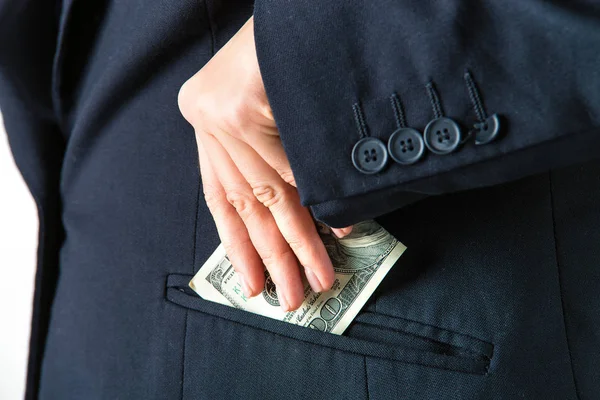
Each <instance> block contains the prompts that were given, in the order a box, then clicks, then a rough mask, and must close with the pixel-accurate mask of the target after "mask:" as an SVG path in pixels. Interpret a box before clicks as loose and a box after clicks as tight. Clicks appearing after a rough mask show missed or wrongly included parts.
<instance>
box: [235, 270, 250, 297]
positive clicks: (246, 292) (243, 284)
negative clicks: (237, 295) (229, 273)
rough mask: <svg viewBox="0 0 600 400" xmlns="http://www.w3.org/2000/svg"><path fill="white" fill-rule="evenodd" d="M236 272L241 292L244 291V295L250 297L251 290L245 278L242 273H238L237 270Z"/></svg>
mask: <svg viewBox="0 0 600 400" xmlns="http://www.w3.org/2000/svg"><path fill="white" fill-rule="evenodd" d="M237 274H238V279H239V281H240V286H241V287H242V292H244V296H246V297H252V290H251V289H250V286H248V282H246V278H244V275H242V274H240V273H239V272H238V273H237Z"/></svg>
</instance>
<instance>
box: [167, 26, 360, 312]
mask: <svg viewBox="0 0 600 400" xmlns="http://www.w3.org/2000/svg"><path fill="white" fill-rule="evenodd" d="M178 101H179V108H180V110H181V113H182V114H183V116H184V117H185V118H186V119H187V121H188V122H189V123H190V124H192V126H193V127H194V129H195V132H196V141H197V144H198V153H199V158H200V171H201V175H202V184H203V189H204V197H205V199H206V203H207V205H208V208H209V209H210V212H211V214H212V216H213V218H214V220H215V223H216V226H217V230H218V232H219V237H220V238H221V242H222V243H223V246H224V247H225V251H226V252H227V255H228V256H229V259H230V260H231V262H232V264H233V266H234V268H235V270H236V271H237V273H238V274H239V276H240V284H241V286H242V289H243V290H244V293H245V295H246V296H254V295H257V294H259V293H261V292H262V289H263V286H264V279H265V275H264V267H266V268H267V270H268V271H269V273H270V275H271V277H272V279H273V282H274V283H275V285H276V286H277V295H278V298H279V302H280V304H281V307H282V308H283V309H284V310H285V311H289V310H293V309H296V308H298V307H299V306H300V305H301V304H302V301H303V299H304V288H303V284H302V279H301V270H300V267H299V263H300V264H301V265H302V266H304V273H305V275H306V278H307V280H308V282H309V283H310V285H311V287H312V288H313V290H315V291H317V292H320V291H323V290H328V289H329V288H330V287H331V285H332V284H333V280H334V272H333V267H332V265H331V261H330V259H329V256H328V255H327V252H326V251H325V247H324V246H323V243H322V241H321V239H320V238H319V235H318V234H317V230H316V228H315V225H314V222H313V220H312V217H311V215H310V213H309V211H308V209H307V208H305V207H303V206H302V205H301V204H300V198H299V196H298V191H297V190H296V187H295V181H294V176H293V174H292V170H291V168H290V164H289V161H288V159H287V156H286V154H285V152H284V150H283V146H282V144H281V140H280V138H279V133H278V131H277V127H276V125H275V121H274V118H273V114H272V112H271V107H270V106H269V103H268V100H267V95H266V93H265V89H264V85H263V81H262V78H261V75H260V70H259V67H258V60H257V57H256V50H255V45H254V21H253V18H250V19H249V20H248V21H247V22H246V23H245V24H244V26H243V27H242V28H241V29H240V30H239V31H238V32H237V33H236V35H235V36H234V37H233V38H232V39H231V40H230V41H229V42H228V43H227V44H226V45H225V46H224V47H223V48H222V49H221V50H220V51H219V52H218V53H217V54H216V55H215V56H214V57H213V58H212V59H211V60H210V61H209V62H208V63H207V64H206V65H205V66H204V68H202V69H201V70H200V71H199V72H198V73H196V74H195V75H194V76H193V77H192V78H190V79H189V80H188V81H187V82H185V84H184V85H183V86H182V88H181V90H180V92H179V99H178ZM350 230H351V228H344V229H335V230H334V232H335V233H336V234H337V235H338V236H340V237H341V236H344V235H346V234H348V233H350ZM298 262H299V263H298Z"/></svg>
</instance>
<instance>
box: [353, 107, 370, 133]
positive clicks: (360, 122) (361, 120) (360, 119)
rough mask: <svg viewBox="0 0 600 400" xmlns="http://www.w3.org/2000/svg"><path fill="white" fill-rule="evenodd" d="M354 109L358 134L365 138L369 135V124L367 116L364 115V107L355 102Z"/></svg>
mask: <svg viewBox="0 0 600 400" xmlns="http://www.w3.org/2000/svg"><path fill="white" fill-rule="evenodd" d="M352 110H353V111H354V122H356V128H357V129H358V134H359V136H360V138H361V139H364V138H366V137H368V136H369V134H368V131H367V125H366V124H365V117H364V115H363V112H362V109H361V107H360V104H359V103H354V104H353V105H352Z"/></svg>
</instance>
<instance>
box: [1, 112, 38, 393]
mask: <svg viewBox="0 0 600 400" xmlns="http://www.w3.org/2000/svg"><path fill="white" fill-rule="evenodd" d="M37 230H38V220H37V210H36V207H35V203H34V201H33V198H32V197H31V195H30V193H29V191H28V190H27V187H26V186H25V182H24V181H23V178H22V177H21V175H20V174H19V171H18V170H17V168H16V166H15V163H14V160H13V157H12V154H11V152H10V150H9V147H8V140H7V137H6V134H5V132H4V123H3V122H2V116H1V115H0V399H2V400H12V399H22V398H23V394H24V388H25V373H26V369H27V354H28V348H29V330H30V319H31V307H32V301H33V282H34V275H35V263H36V252H37Z"/></svg>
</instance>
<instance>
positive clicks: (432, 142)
mask: <svg viewBox="0 0 600 400" xmlns="http://www.w3.org/2000/svg"><path fill="white" fill-rule="evenodd" d="M252 14H254V16H255V36H256V46H257V54H258V59H259V64H260V69H261V74H262V76H263V79H264V82H265V87H266V90H267V95H268V98H269V101H270V103H271V105H272V108H273V112H274V115H275V119H276V122H277V125H278V128H279V130H280V133H281V137H282V140H283V144H284V147H285V150H286V153H287V155H288V157H289V159H290V162H291V164H292V168H293V172H294V175H295V178H296V181H297V183H298V189H299V191H300V195H301V199H302V202H303V203H304V204H305V205H307V206H310V207H311V209H312V212H313V214H314V215H315V217H316V218H318V219H320V220H322V221H324V222H326V223H328V224H330V225H332V226H335V227H339V226H345V225H348V224H352V223H355V222H357V221H360V220H364V219H368V218H376V219H377V220H378V221H379V223H381V224H382V225H383V226H384V227H385V228H386V229H388V230H389V231H390V232H391V233H393V234H394V235H395V236H396V237H397V238H398V239H399V240H401V241H402V242H403V243H405V244H406V245H407V247H408V250H407V251H406V253H405V254H404V255H403V256H402V257H401V259H400V261H399V262H398V263H397V265H396V266H395V267H394V268H393V269H392V271H391V272H390V273H389V275H388V277H386V279H385V280H384V281H383V283H382V284H381V286H380V287H379V288H378V289H377V291H376V292H375V293H374V295H373V297H372V298H371V300H370V301H369V303H368V304H367V305H366V307H365V309H364V310H363V311H362V312H361V313H360V314H359V315H358V316H357V318H356V321H355V322H354V323H353V324H352V325H351V326H350V327H349V329H348V330H347V332H345V333H344V335H342V336H334V335H330V334H324V333H321V332H316V331H312V330H310V329H306V328H303V327H298V326H293V325H290V324H286V323H282V322H278V321H274V320H270V319H267V318H263V317H260V316H257V315H253V314H249V313H245V312H242V311H239V310H236V309H232V308H228V307H224V306H221V305H218V304H214V303H210V302H206V301H204V300H202V299H201V298H199V297H197V296H195V295H194V294H193V293H189V291H188V290H187V282H189V279H190V278H191V276H193V274H194V273H195V272H196V271H197V270H198V269H199V268H200V266H201V265H202V264H203V263H204V261H205V260H206V259H207V257H208V256H209V255H210V254H211V253H212V251H213V250H214V249H215V247H216V246H217V245H218V242H219V240H218V236H217V232H216V229H215V227H214V223H213V221H212V218H211V216H210V213H209V211H208V209H207V207H206V204H205V203H204V201H203V198H202V183H201V181H200V179H199V173H198V160H197V157H198V154H197V151H196V144H195V139H194V134H193V131H192V128H191V127H190V126H189V125H188V124H187V123H186V121H185V120H184V119H183V118H182V117H181V115H180V113H179V110H178V108H177V93H178V90H179V87H180V86H181V85H182V84H183V83H184V82H185V81H186V80H187V79H188V78H189V77H190V76H191V75H193V74H194V73H195V72H196V71H198V70H199V69H200V68H201V67H202V66H203V65H204V64H205V63H206V62H207V61H208V60H209V59H210V58H211V57H212V56H213V55H214V54H215V53H216V51H218V49H219V48H220V47H221V46H223V45H224V44H225V43H226V42H227V41H228V40H229V39H230V38H231V36H232V35H233V34H234V33H235V32H236V31H237V30H238V29H239V28H240V27H241V25H242V24H243V23H244V22H245V21H246V20H247V19H248V18H249V17H250V16H251V15H252ZM599 66H600V5H599V4H598V2H596V1H592V0H570V1H567V0H563V1H559V0H555V1H541V0H507V1H503V2H498V1H491V0H485V1H474V0H473V1H455V0H447V1H441V0H427V1H423V0H396V1H392V0H375V1H373V0H348V1H339V0H331V1H325V2H315V1H307V0H294V1H291V0H257V1H256V2H255V3H254V2H252V1H250V0H235V1H233V0H232V1H227V2H224V1H220V0H182V1H177V2H173V1H169V0H130V1H106V0H96V1H91V2H90V1H85V2H84V1H81V0H63V2H62V3H61V2H48V1H41V0H25V1H18V2H17V1H9V0H0V108H1V110H2V113H3V116H4V120H5V125H6V129H7V132H8V135H9V140H10V144H11V147H12V150H13V153H14V157H15V161H16V162H17V164H18V166H19V168H20V170H21V172H22V174H23V177H24V178H25V180H26V182H27V184H28V186H29V188H30V190H31V192H32V194H33V196H34V198H35V200H36V203H37V206H38V210H39V217H40V233H39V239H40V246H39V250H38V269H37V275H36V291H35V298H34V315H33V321H32V336H31V348H30V359H29V371H28V380H27V395H26V396H27V398H28V399H35V398H41V399H71V398H72V399H82V398H83V399H107V398H125V399H135V398H147V399H154V398H155V399H171V398H173V399H179V398H185V399H198V398H202V399H230V398H232V399H233V398H240V397H246V398H257V399H259V398H260V399H281V398H290V399H296V398H297V399H307V398H308V399H313V398H329V399H392V398H410V399H434V398H440V399H447V398H454V399H474V398H481V399H515V398H529V399H537V398H550V399H594V398H596V397H597V394H598V393H599V392H600V384H599V382H600V375H599V372H598V371H600V369H598V366H597V364H598V361H597V360H598V359H600V339H599V338H600V300H599V298H598V296H597V292H598V288H599V287H600V268H599V266H600V250H599V247H598V243H600V229H599V228H598V227H599V226H600V207H599V204H600V163H599V162H598V161H595V160H594V159H595V158H597V156H598V155H600V150H599V149H600V131H599V128H598V127H599V119H600V94H599V93H600V91H599V90H598V88H599V87H600V72H599V71H600V69H599V68H598V67H599ZM409 139H410V140H409ZM3 195H5V196H6V195H10V194H6V193H4V194H3Z"/></svg>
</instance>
